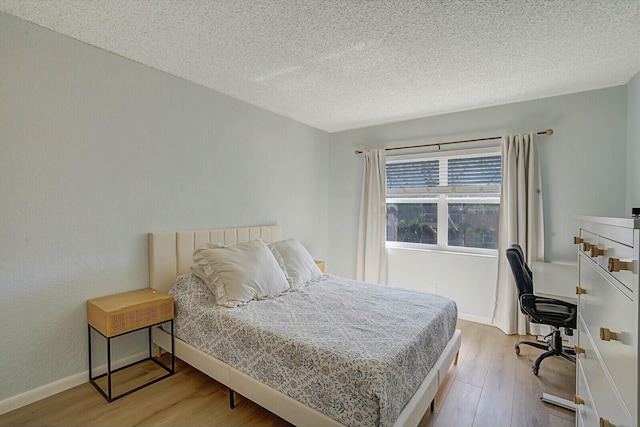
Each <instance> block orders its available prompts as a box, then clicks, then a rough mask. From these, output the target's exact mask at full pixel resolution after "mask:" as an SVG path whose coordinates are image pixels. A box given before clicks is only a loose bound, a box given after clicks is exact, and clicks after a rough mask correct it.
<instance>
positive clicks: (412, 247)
mask: <svg viewBox="0 0 640 427" xmlns="http://www.w3.org/2000/svg"><path fill="white" fill-rule="evenodd" d="M386 249H400V250H405V251H418V252H433V253H439V254H449V255H458V256H473V257H482V258H498V251H497V250H496V249H477V248H460V249H457V248H451V247H449V248H439V247H437V246H435V245H424V244H419V243H398V242H387V244H386Z"/></svg>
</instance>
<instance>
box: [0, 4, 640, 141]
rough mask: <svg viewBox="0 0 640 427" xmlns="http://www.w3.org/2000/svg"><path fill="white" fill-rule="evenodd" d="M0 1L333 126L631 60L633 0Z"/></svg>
mask: <svg viewBox="0 0 640 427" xmlns="http://www.w3.org/2000/svg"><path fill="white" fill-rule="evenodd" d="M0 11H4V12H7V13H10V14H12V15H15V16H18V17H21V18H23V19H25V20H27V21H30V22H34V23H36V24H39V25H41V26H43V27H46V28H50V29H52V30H54V31H57V32H60V33H62V34H66V35H69V36H71V37H73V38H75V39H78V40H81V41H83V42H86V43H89V44H91V45H94V46H97V47H100V48H102V49H105V50H107V51H110V52H114V53H116V54H118V55H121V56H123V57H125V58H130V59H132V60H134V61H137V62H140V63H142V64H146V65H149V66H151V67H153V68H156V69H158V70H162V71H165V72H167V73H171V74H173V75H176V76H179V77H182V78H184V79H186V80H189V81H192V82H195V83H198V84H201V85H203V86H206V87H209V88H212V89H215V90H217V91H219V92H222V93H225V94H227V95H230V96H232V97H234V98H238V99H241V100H243V101H246V102H248V103H250V104H254V105H257V106H259V107H262V108H264V109H267V110H270V111H273V112H275V113H278V114H281V115H283V116H286V117H290V118H292V119H295V120H297V121H300V122H302V123H306V124H308V125H311V126H313V127H316V128H319V129H322V130H325V131H328V132H335V131H340V130H345V129H352V128H358V127H363V126H369V125H374V124H381V123H389V122H395V121H399V120H404V119H410V118H416V117H424V116H432V115H437V114H442V113H448V112H455V111H462V110H469V109H473V108H479V107H486V106H491V105H499V104H505V103H511V102H515V101H523V100H530V99H536V98H543V97H548V96H554V95H561V94H567V93H574V92H580V91H585V90H590V89H597V88H603V87H609V86H617V85H623V84H626V83H627V82H628V81H629V79H631V78H632V77H633V76H634V75H635V74H636V73H637V72H638V71H640V1H638V0H579V1H578V0H558V1H552V0H537V1H534V0H511V1H506V0H493V1H490V0H484V1H481V0H477V1H473V0H466V1H461V0H458V1H455V0H452V1H449V0H433V1H424V0H423V1H409V0H397V1H392V0H388V1H371V0H367V1H355V0H325V1H323V0H299V1H295V0H271V1H266V0H229V1H210V0H191V1H178V0H141V1H132V0H102V1H89V0H17V1H12V0H0Z"/></svg>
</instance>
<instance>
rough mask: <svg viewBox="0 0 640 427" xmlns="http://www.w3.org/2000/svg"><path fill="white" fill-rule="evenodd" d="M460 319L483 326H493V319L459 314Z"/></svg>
mask: <svg viewBox="0 0 640 427" xmlns="http://www.w3.org/2000/svg"><path fill="white" fill-rule="evenodd" d="M458 319H462V320H468V321H469V322H475V323H482V324H483V325H490V326H493V324H492V323H491V319H490V318H488V317H482V316H476V315H474V314H464V313H458Z"/></svg>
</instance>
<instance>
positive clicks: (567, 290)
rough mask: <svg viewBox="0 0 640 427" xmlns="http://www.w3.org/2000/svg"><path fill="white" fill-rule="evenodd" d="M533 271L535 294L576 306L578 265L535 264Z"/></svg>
mask: <svg viewBox="0 0 640 427" xmlns="http://www.w3.org/2000/svg"><path fill="white" fill-rule="evenodd" d="M531 270H532V271H533V292H534V293H535V294H536V295H540V296H543V297H549V298H557V299H561V300H563V301H567V302H572V303H574V304H575V303H576V302H577V300H578V299H577V298H576V286H578V266H577V265H575V264H555V263H550V262H534V263H532V265H531Z"/></svg>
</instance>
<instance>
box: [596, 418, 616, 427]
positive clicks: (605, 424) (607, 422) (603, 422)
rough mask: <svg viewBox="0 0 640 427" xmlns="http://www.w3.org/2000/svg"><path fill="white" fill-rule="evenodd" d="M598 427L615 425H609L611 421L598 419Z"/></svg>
mask: <svg viewBox="0 0 640 427" xmlns="http://www.w3.org/2000/svg"><path fill="white" fill-rule="evenodd" d="M600 427H616V426H615V424H611V421H609V420H605V419H604V418H602V417H600Z"/></svg>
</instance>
